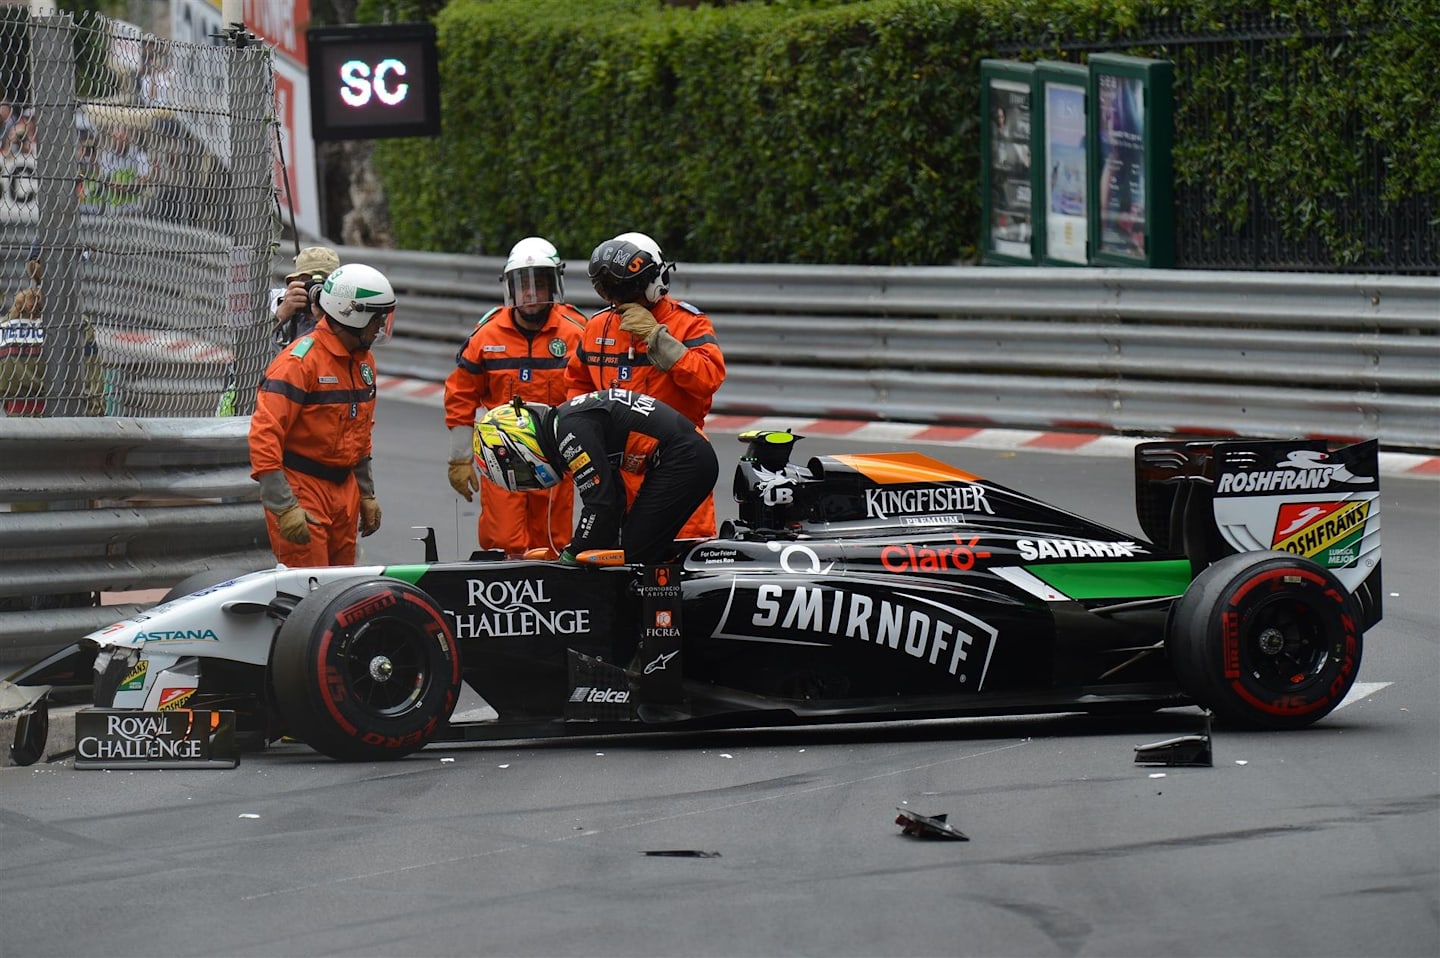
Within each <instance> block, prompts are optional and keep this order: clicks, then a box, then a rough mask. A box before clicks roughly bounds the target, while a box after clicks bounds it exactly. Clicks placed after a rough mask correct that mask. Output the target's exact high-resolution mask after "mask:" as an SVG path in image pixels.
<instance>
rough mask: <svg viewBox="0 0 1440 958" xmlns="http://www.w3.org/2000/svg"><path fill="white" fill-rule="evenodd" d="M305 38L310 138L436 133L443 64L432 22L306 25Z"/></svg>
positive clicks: (336, 138)
mask: <svg viewBox="0 0 1440 958" xmlns="http://www.w3.org/2000/svg"><path fill="white" fill-rule="evenodd" d="M305 38H306V42H307V45H308V53H309V61H310V123H311V128H312V133H313V135H314V137H315V139H317V140H373V139H381V138H385V137H397V136H437V135H438V134H439V133H440V66H439V60H438V54H437V51H436V47H435V27H434V25H433V24H429V23H399V24H386V25H384V26H374V25H365V26H349V27H311V28H310V29H309V30H307V31H306V34H305Z"/></svg>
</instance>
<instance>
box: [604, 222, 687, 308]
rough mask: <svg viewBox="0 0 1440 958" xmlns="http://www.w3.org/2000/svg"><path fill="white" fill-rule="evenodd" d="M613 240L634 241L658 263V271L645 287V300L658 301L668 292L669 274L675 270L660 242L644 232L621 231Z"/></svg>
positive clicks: (649, 301) (648, 301)
mask: <svg viewBox="0 0 1440 958" xmlns="http://www.w3.org/2000/svg"><path fill="white" fill-rule="evenodd" d="M615 241H617V242H621V243H626V242H628V243H634V244H635V245H636V246H638V247H640V249H641V250H643V251H644V252H646V253H649V254H650V257H651V258H652V259H653V260H654V261H655V262H657V263H659V264H660V271H659V272H658V273H657V274H656V276H655V279H654V280H653V281H651V282H650V283H649V284H648V285H647V286H646V287H645V301H646V302H647V303H658V302H660V297H662V296H664V295H665V294H666V293H668V292H670V274H671V273H673V272H675V264H674V263H672V262H670V261H669V260H667V259H666V258H665V254H664V253H663V252H661V251H660V244H659V243H657V242H655V240H654V239H652V238H651V237H650V236H649V235H648V234H646V233H635V232H631V233H621V234H620V235H619V236H617V237H615Z"/></svg>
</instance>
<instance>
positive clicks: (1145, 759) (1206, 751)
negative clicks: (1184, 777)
mask: <svg viewBox="0 0 1440 958" xmlns="http://www.w3.org/2000/svg"><path fill="white" fill-rule="evenodd" d="M1135 764H1136V765H1166V766H1169V767H1171V768H1175V767H1179V766H1193V767H1195V768H1210V767H1212V766H1213V765H1214V764H1215V763H1214V755H1213V753H1212V752H1211V748H1210V713H1209V712H1206V713H1205V729H1204V730H1203V731H1202V732H1200V733H1199V734H1197V735H1181V736H1180V737H1178V738H1167V739H1165V740H1164V741H1161V742H1151V743H1150V744H1149V745H1137V746H1135Z"/></svg>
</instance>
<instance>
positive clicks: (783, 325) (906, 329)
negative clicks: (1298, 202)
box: [280, 247, 1440, 450]
mask: <svg viewBox="0 0 1440 958" xmlns="http://www.w3.org/2000/svg"><path fill="white" fill-rule="evenodd" d="M340 252H341V258H342V260H344V261H359V262H367V263H370V264H371V265H373V266H376V267H377V268H379V269H381V270H383V271H384V272H385V273H386V275H387V276H389V278H390V279H391V281H392V282H393V283H394V285H395V286H396V289H397V292H398V294H399V297H400V310H399V312H398V314H397V319H396V330H395V332H396V336H395V339H394V340H393V341H392V343H391V344H390V345H388V346H386V347H385V348H384V351H383V352H382V353H381V354H380V356H379V360H380V367H381V371H382V372H385V373H390V374H394V375H403V376H414V377H419V378H423V379H430V380H437V381H438V380H440V379H443V378H444V377H445V376H446V375H448V373H449V371H450V370H451V369H452V368H453V366H454V356H455V351H456V349H458V347H459V345H460V343H461V342H462V341H463V339H464V337H465V336H466V335H467V334H468V332H469V331H470V329H471V328H472V327H473V325H474V323H475V321H476V320H478V319H479V318H480V317H481V316H483V315H484V313H485V312H486V311H487V310H488V309H489V308H491V307H492V306H493V305H495V304H496V303H497V302H498V301H499V297H500V292H501V287H500V283H499V275H500V271H501V268H502V266H503V261H502V260H501V259H499V258H495V257H473V256H459V255H451V254H431V253H415V252H402V251H392V250H372V249H363V248H358V247H345V248H342V249H341V250H340ZM585 266H586V264H585V263H583V262H570V263H568V264H567V269H566V292H567V294H568V298H569V299H570V301H571V302H573V303H575V304H576V305H578V306H580V307H582V308H588V309H595V308H598V307H599V306H600V301H599V299H598V298H597V297H596V296H595V294H594V292H593V291H592V290H591V289H590V285H589V282H588V281H587V279H586V274H585ZM280 271H281V272H283V268H280ZM672 291H673V292H674V294H675V295H677V296H679V297H680V298H682V299H686V300H689V301H691V302H693V303H695V305H697V306H699V307H700V308H702V309H704V310H705V311H706V312H707V313H709V314H710V316H711V318H712V319H713V320H714V323H715V328H716V333H717V335H718V336H719V338H720V342H721V345H722V347H723V348H724V350H725V357H726V363H727V366H728V377H727V380H726V382H725V385H724V386H723V387H722V388H721V390H720V393H719V395H718V396H717V397H716V411H718V412H730V413H766V414H777V415H793V416H797V417H816V418H818V417H841V418H866V419H882V420H894V421H905V422H930V423H936V424H953V425H998V426H1010V427H1017V428H1050V429H1065V428H1077V429H1087V430H1101V431H1107V432H1129V433H1147V434H1178V433H1200V434H1217V433H1218V434H1252V435H1265V436H1293V435H1306V436H1323V437H1327V438H1337V439H1340V438H1343V439H1351V438H1359V437H1378V438H1379V439H1380V440H1381V441H1382V442H1383V443H1385V444H1386V445H1388V446H1392V447H1401V448H1417V449H1427V450H1428V449H1440V278H1435V277H1403V276H1346V275H1330V274H1306V273H1259V272H1200V271H1190V270H1127V269H1064V268H1034V269H1029V268H1009V267H1006V268H991V267H958V266H957V267H909V268H888V267H853V266H787V265H770V264H758V265H733V264H727V265H716V264H691V263H682V264H680V267H679V269H678V270H677V272H676V275H675V280H674V285H673V290H672Z"/></svg>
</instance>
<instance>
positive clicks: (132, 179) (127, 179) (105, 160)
mask: <svg viewBox="0 0 1440 958" xmlns="http://www.w3.org/2000/svg"><path fill="white" fill-rule="evenodd" d="M99 162H100V178H101V179H102V180H103V181H104V183H105V189H106V198H107V200H108V201H109V204H110V205H111V206H112V207H113V206H126V205H130V204H133V203H138V202H139V201H140V200H141V199H142V198H143V193H144V190H145V186H146V184H147V183H149V182H150V158H149V157H148V156H147V155H146V153H145V151H144V150H142V149H141V148H140V147H139V146H137V145H135V143H134V142H133V141H132V139H131V137H130V131H129V130H127V129H125V128H124V127H118V126H117V127H116V128H115V129H113V130H111V131H110V142H109V144H108V145H107V146H106V148H105V149H104V150H102V151H101V152H100V160H99Z"/></svg>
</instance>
